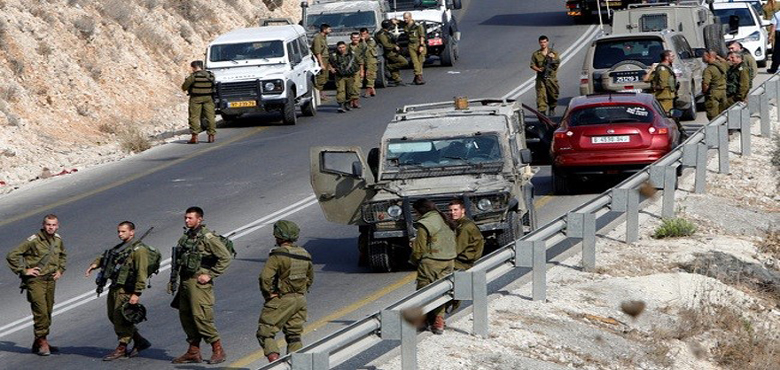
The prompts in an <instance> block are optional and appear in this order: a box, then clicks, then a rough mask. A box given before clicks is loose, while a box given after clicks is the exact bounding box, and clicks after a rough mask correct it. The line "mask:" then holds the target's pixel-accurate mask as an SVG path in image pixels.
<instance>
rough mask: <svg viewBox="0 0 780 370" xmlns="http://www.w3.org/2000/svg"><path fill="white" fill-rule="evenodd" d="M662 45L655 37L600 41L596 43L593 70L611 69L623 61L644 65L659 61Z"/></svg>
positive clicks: (662, 49)
mask: <svg viewBox="0 0 780 370" xmlns="http://www.w3.org/2000/svg"><path fill="white" fill-rule="evenodd" d="M662 51H664V45H663V43H662V42H661V39H659V38H657V37H644V38H630V39H623V40H620V39H618V40H602V41H598V42H596V50H595V51H594V52H593V68H596V69H602V68H612V66H614V65H615V64H617V63H620V62H622V61H624V60H635V61H637V62H641V63H643V64H645V65H648V66H649V65H651V64H653V63H657V62H660V61H661V52H662Z"/></svg>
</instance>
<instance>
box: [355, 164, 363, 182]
mask: <svg viewBox="0 0 780 370" xmlns="http://www.w3.org/2000/svg"><path fill="white" fill-rule="evenodd" d="M352 176H355V177H357V178H363V165H362V164H360V161H354V162H352Z"/></svg>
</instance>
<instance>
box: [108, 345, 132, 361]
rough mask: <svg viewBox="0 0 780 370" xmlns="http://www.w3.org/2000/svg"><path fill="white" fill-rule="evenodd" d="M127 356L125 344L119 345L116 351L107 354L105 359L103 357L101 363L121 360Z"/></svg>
mask: <svg viewBox="0 0 780 370" xmlns="http://www.w3.org/2000/svg"><path fill="white" fill-rule="evenodd" d="M126 356H127V343H121V342H120V343H119V345H118V346H116V349H115V350H114V352H111V353H109V354H108V355H106V357H103V361H114V360H116V359H119V358H123V357H126Z"/></svg>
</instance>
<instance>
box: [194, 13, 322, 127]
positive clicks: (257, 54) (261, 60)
mask: <svg viewBox="0 0 780 370" xmlns="http://www.w3.org/2000/svg"><path fill="white" fill-rule="evenodd" d="M206 69H208V70H209V71H211V72H213V73H214V76H215V77H216V82H217V83H216V91H215V103H216V107H217V113H219V114H220V115H221V116H222V119H223V120H225V121H231V120H234V119H236V118H238V117H239V116H240V115H242V114H244V113H252V112H274V111H280V112H281V113H282V121H283V122H284V123H285V124H288V125H294V124H295V123H296V121H297V114H296V108H297V107H300V108H301V112H302V113H303V115H304V116H313V115H315V114H316V113H317V105H318V103H319V102H318V99H319V93H318V92H317V91H315V89H314V82H313V79H314V76H316V75H317V73H319V71H320V69H321V68H320V67H319V65H318V64H317V61H316V60H314V57H313V55H312V54H311V53H310V52H309V46H308V42H307V40H306V31H304V29H303V27H301V26H298V25H282V26H267V27H256V28H243V29H237V30H233V31H230V32H228V33H226V34H224V35H221V36H219V37H217V39H216V40H214V41H213V42H211V44H209V46H208V49H207V50H206Z"/></svg>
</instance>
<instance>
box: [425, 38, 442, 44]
mask: <svg viewBox="0 0 780 370" xmlns="http://www.w3.org/2000/svg"><path fill="white" fill-rule="evenodd" d="M443 44H444V42H443V41H442V39H441V38H438V37H437V38H433V39H430V40H428V46H440V45H443Z"/></svg>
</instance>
